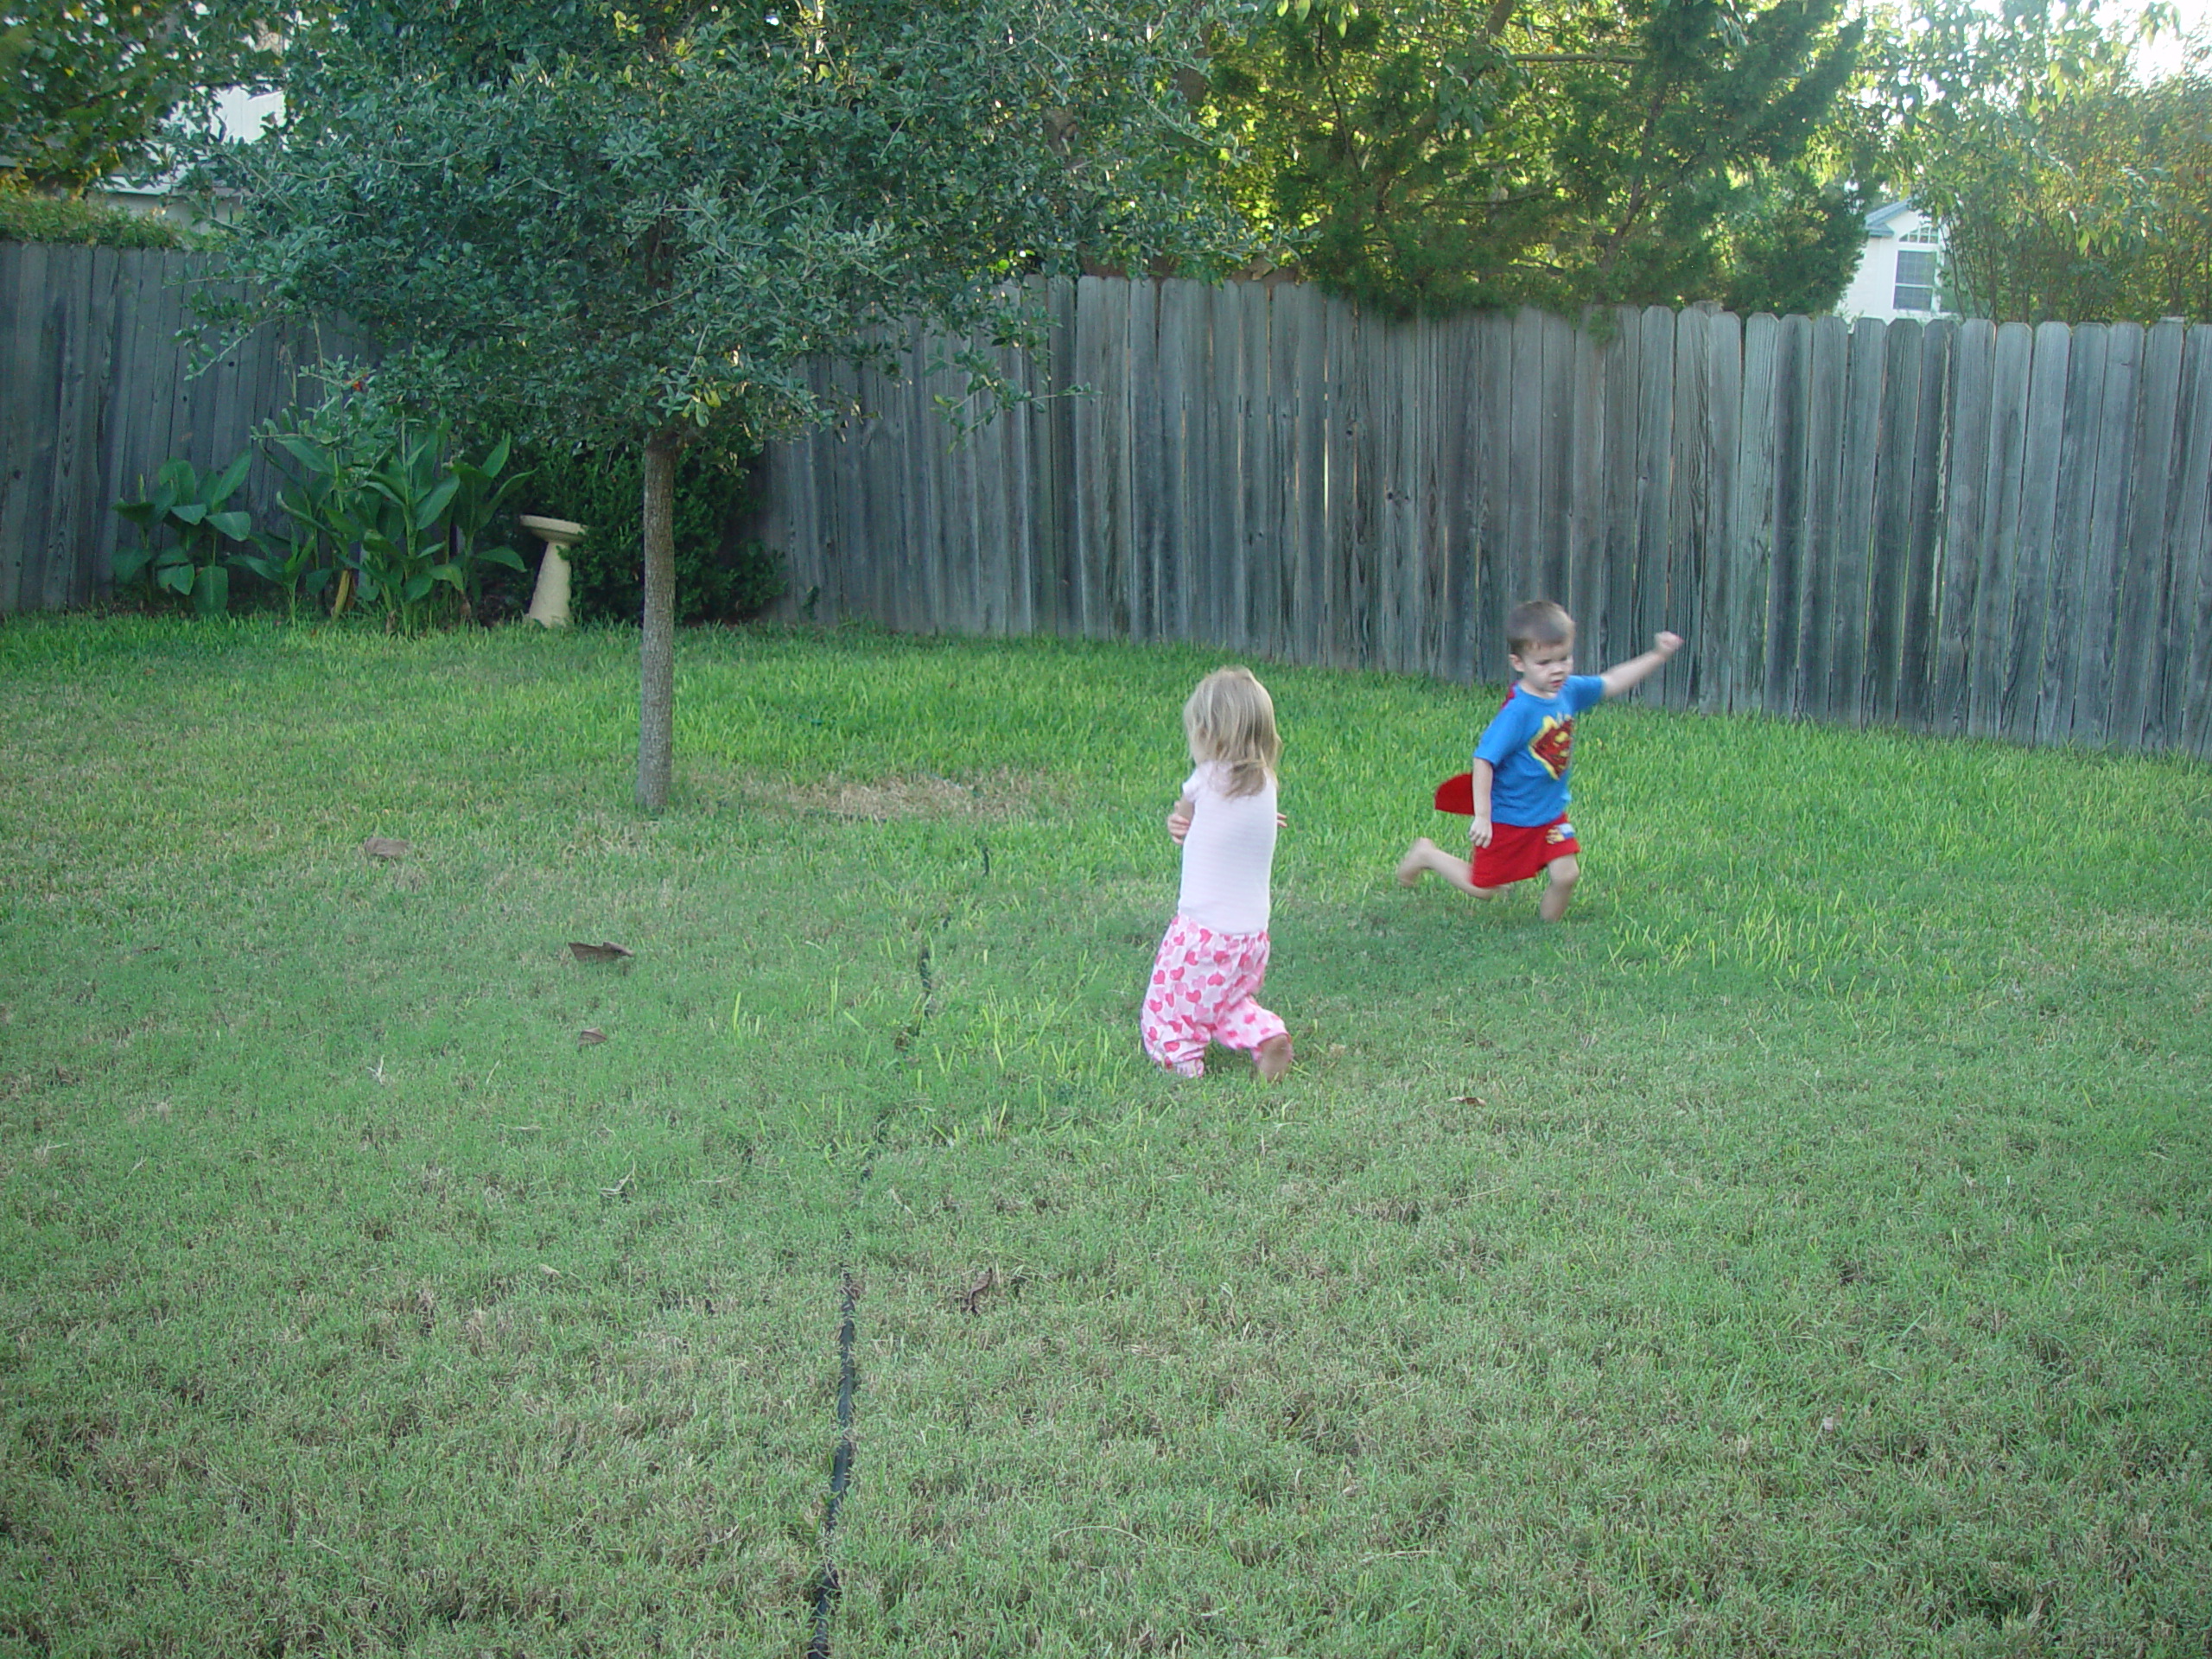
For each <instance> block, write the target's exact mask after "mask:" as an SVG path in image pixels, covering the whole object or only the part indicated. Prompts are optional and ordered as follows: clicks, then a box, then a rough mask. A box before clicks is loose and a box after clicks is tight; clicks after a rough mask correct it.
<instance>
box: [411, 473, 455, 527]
mask: <svg viewBox="0 0 2212 1659" xmlns="http://www.w3.org/2000/svg"><path fill="white" fill-rule="evenodd" d="M460 488H461V480H459V479H457V478H448V479H447V480H446V481H445V482H444V483H442V484H441V485H439V486H438V487H437V488H436V489H435V490H433V491H431V492H430V493H429V496H428V497H426V498H425V499H423V502H422V504H421V505H418V506H417V507H416V509H415V528H416V529H417V530H428V529H429V527H430V526H431V525H432V524H436V523H437V522H438V520H439V519H441V518H444V517H445V512H446V509H447V508H448V507H449V506H451V505H453V498H454V492H455V491H456V490H458V489H460Z"/></svg>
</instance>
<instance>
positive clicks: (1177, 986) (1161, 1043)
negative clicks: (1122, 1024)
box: [1137, 916, 1285, 1077]
mask: <svg viewBox="0 0 2212 1659" xmlns="http://www.w3.org/2000/svg"><path fill="white" fill-rule="evenodd" d="M1267 976H1268V936H1267V933H1266V931H1265V930H1264V929H1263V930H1262V931H1260V932H1257V933H1217V932H1215V931H1213V930H1212V929H1211V928H1209V927H1201V926H1199V925H1198V924H1197V923H1196V922H1193V921H1192V920H1191V919H1190V918H1187V917H1184V916H1178V917H1177V918H1175V919H1174V920H1173V922H1171V923H1169V924H1168V927H1167V937H1166V938H1164V939H1162V940H1160V954H1159V955H1158V956H1157V957H1154V958H1153V963H1152V980H1151V982H1150V983H1149V984H1147V986H1146V987H1145V988H1144V1008H1143V1011H1142V1012H1141V1013H1140V1014H1138V1016H1137V1028H1138V1029H1139V1030H1140V1031H1141V1032H1142V1033H1143V1034H1144V1052H1146V1053H1147V1054H1148V1055H1150V1056H1151V1057H1152V1058H1153V1059H1154V1061H1155V1062H1157V1063H1158V1064H1160V1065H1164V1066H1166V1068H1167V1069H1168V1070H1169V1071H1173V1072H1174V1073H1175V1074H1176V1075H1177V1076H1178V1077H1203V1076H1204V1075H1205V1069H1206V1066H1205V1053H1206V1045H1207V1044H1208V1043H1209V1042H1214V1043H1219V1044H1220V1045H1221V1046H1223V1047H1224V1048H1241V1049H1244V1050H1247V1051H1249V1050H1251V1049H1255V1048H1257V1047H1259V1046H1260V1045H1261V1044H1262V1043H1264V1042H1266V1041H1267V1040H1268V1038H1270V1037H1279V1036H1281V1035H1282V1033H1283V1031H1284V1029H1285V1027H1284V1026H1283V1023H1282V1021H1281V1020H1279V1019H1277V1018H1276V1017H1275V1016H1274V1014H1270V1013H1268V1010H1267V1009H1265V1008H1263V1007H1261V1006H1260V1005H1259V1004H1258V1003H1257V1002H1255V1001H1253V1000H1252V999H1253V996H1254V995H1255V993H1256V992H1257V991H1258V990H1259V988H1260V982H1262V980H1264V979H1265V978H1266V977H1267Z"/></svg>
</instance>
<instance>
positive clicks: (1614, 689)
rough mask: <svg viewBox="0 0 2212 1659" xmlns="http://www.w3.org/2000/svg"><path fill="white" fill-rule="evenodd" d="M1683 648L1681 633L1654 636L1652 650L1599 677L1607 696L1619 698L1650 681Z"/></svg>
mask: <svg viewBox="0 0 2212 1659" xmlns="http://www.w3.org/2000/svg"><path fill="white" fill-rule="evenodd" d="M1681 648H1682V636H1681V634H1679V633H1662V634H1656V635H1654V636H1653V638H1652V640H1651V649H1650V650H1649V651H1647V652H1644V653H1643V656H1641V657H1631V658H1629V659H1628V661H1626V662H1624V663H1615V664H1613V665H1612V666H1611V668H1609V669H1607V670H1606V671H1605V673H1604V674H1602V675H1601V676H1599V677H1600V678H1601V679H1603V680H1604V681H1605V695H1606V696H1609V697H1618V696H1620V694H1621V693H1622V692H1624V691H1625V690H1628V689H1629V688H1630V686H1632V685H1636V684H1637V683H1640V682H1642V681H1643V680H1647V679H1649V677H1651V676H1652V675H1654V674H1656V673H1657V672H1658V671H1660V670H1661V669H1662V668H1664V667H1665V666H1666V664H1667V659H1668V658H1669V657H1672V656H1673V655H1674V654H1675V652H1678V651H1680V650H1681Z"/></svg>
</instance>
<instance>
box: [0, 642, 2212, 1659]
mask: <svg viewBox="0 0 2212 1659" xmlns="http://www.w3.org/2000/svg"><path fill="white" fill-rule="evenodd" d="M1221 660H1223V658H1219V657H1217V656H1213V655H1207V654H1202V653H1198V652H1189V651H1180V650H1177V651H1166V650H1161V651H1151V650H1137V649H1130V648H1124V647H1106V646H1095V645H1060V644H1027V643H1025V644H1007V643H987V642H952V641H933V640H910V639H890V638H885V637H882V636H880V635H875V634H868V633H837V634H814V633H800V632H775V631H761V632H702V633H697V634H692V635H687V636H686V637H685V639H683V643H682V647H681V651H680V653H679V664H678V672H677V794H676V798H675V800H674V801H673V802H672V804H671V810H670V811H669V812H668V813H667V814H666V815H665V816H664V817H661V818H660V819H658V820H657V821H648V820H645V819H643V818H641V817H639V816H638V814H637V813H636V812H635V811H634V810H633V809H632V806H631V804H630V798H631V791H632V777H633V767H634V744H635V722H636V644H635V637H634V635H625V634H622V633H619V632H578V633H575V634H571V635H567V636H560V637H548V636H544V635H542V634H539V633H537V632H525V631H524V630H521V629H511V630H507V631H505V632H495V633H468V634H454V635H448V636H443V637H440V638H436V639H426V640H412V641H406V640H391V639H385V638H383V637H380V636H373V635H369V634H361V633H351V632H309V631H307V630H303V629H302V630H297V631H286V630H282V629H274V628H270V627H266V626H257V625H252V624H245V623H241V624H234V625H224V626H206V625H200V626H192V625H186V624H181V623H169V622H149V621H138V620H89V619H68V620H53V621H47V620H20V619H19V620H13V621H10V622H8V623H7V624H6V625H5V626H0V687H4V689H5V693H6V697H7V718H6V721H5V723H4V726H0V780H3V781H0V1310H3V1311H4V1328H0V1656H7V1659H13V1656H19V1655H21V1656H30V1655H39V1656H46V1655H126V1654H129V1655H151V1654H180V1655H284V1654H309V1653H314V1654H322V1653H328V1654H382V1653H397V1652H403V1651H404V1652H406V1653H410V1654H422V1655H464V1654H465V1655H472V1656H473V1655H505V1656H520V1655H531V1656H584V1655H597V1656H630V1655H647V1654H670V1655H677V1654H686V1655H688V1654H746V1655H752V1654H766V1655H778V1654H781V1655H790V1656H798V1655H800V1654H802V1653H804V1652H805V1651H806V1650H807V1649H808V1647H809V1644H810V1642H815V1641H817V1637H820V1638H823V1639H824V1640H826V1644H827V1649H828V1651H829V1653H831V1654H833V1655H836V1656H862V1655H868V1656H873V1655H883V1654H901V1655H905V1654H912V1655H923V1654H928V1655H946V1656H952V1655H987V1654H988V1655H996V1654H1007V1655H1013V1654H1024V1655H1027V1654H1036V1653H1041V1654H1047V1655H1071V1656H1096V1655H1122V1654H1129V1655H1139V1654H1172V1653H1192V1654H1224V1655H1249V1656H1256V1659H1268V1656H1277V1655H1284V1656H1289V1655H1295V1656H1308V1655H1360V1656H1372V1655H1378V1654H1387V1655H1401V1654H1452V1655H1468V1656H1498V1655H1520V1654H1526V1655H1553V1654H1560V1655H1571V1654H1627V1653H1639V1654H1640V1653H1666V1654H1699V1655H1740V1654H1777V1655H1803V1654H1889V1653H1914V1654H1923V1653H1924V1654H2044V1653H2049V1654H2082V1655H2088V1654H2095V1655H2115V1656H2117V1655H2145V1656H2149V1655H2168V1656H2173V1655H2184V1654H2186V1655H2202V1654H2206V1653H2208V1652H2212V1488H2208V1484H2207V1478H2208V1472H2212V1471H2208V1468H2207V1460H2208V1452H2212V1363H2209V1362H2212V1313H2208V1294H2212V1126H2208V1121H2207V1113H2206V1104H2205V1103H2206V1101H2207V1099H2208V1097H2212V1020H2208V1017H2207V1001H2208V999H2212V903H2209V902H2208V901H2209V900H2212V773H2208V772H2206V770H2205V769H2204V768H2203V767H2202V766H2196V765H2191V764H2186V763H2182V762H2177V761H2167V760H2142V759H2117V758H2108V757H2103V756H2098V755H2091V754H2082V753H2031V752H2027V751H2023V750H2016V749H2011V748H2003V747H1992V746H1987V745H1980V744H1969V743H1964V742H1948V741H1928V740H1923V739H1918V738H1908V737H1904V736H1899V735H1896V734H1881V733H1847V732H1839V731H1832V730H1826V729H1821V728H1808V727H1801V726H1793V725H1789V724H1786V723H1783V722H1779V721H1768V720H1750V719H1727V720H1722V719H1708V718H1698V717H1693V716H1685V715H1667V714H1663V713H1660V712H1656V711H1653V710H1650V709H1644V708H1641V707H1636V706H1623V705H1615V706H1612V707H1610V708H1607V709H1602V710H1599V711H1596V712H1593V713H1592V714H1591V715H1586V716H1585V718H1584V720H1583V721H1582V722H1581V725H1580V732H1579V734H1578V736H1579V741H1578V743H1577V761H1578V764H1577V767H1576V772H1577V791H1576V811H1575V817H1576V822H1577V824H1578V826H1579V828H1580V830H1581V832H1582V835H1583V838H1584V843H1585V849H1586V851H1585V856H1584V860H1583V864H1584V872H1585V874H1584V879H1583V882H1582V886H1581V889H1580V893H1579V894H1578V897H1577V899H1576V904H1575V909H1574V911H1573V914H1572V915H1571V916H1570V917H1569V918H1568V920H1567V923H1566V924H1565V925H1563V926H1560V927H1559V928H1555V929H1544V928H1541V926H1540V925H1538V923H1537V922H1536V920H1535V902H1534V897H1533V894H1529V895H1526V896H1523V895H1517V894H1516V896H1514V897H1513V898H1511V899H1508V900H1506V901H1503V902H1501V903H1498V904H1494V905H1491V906H1476V905H1473V904H1471V903H1470V902H1468V901H1466V900H1465V899H1461V898H1459V896H1458V895H1455V894H1453V893H1450V892H1449V891H1448V890H1446V889H1445V888H1443V887H1441V886H1440V885H1438V884H1436V883H1433V882H1432V883H1430V884H1429V885H1428V886H1427V887H1423V888H1421V889H1420V890H1418V891H1415V892H1413V893H1406V892H1402V891H1401V890H1399V889H1398V888H1397V887H1395V885H1394V884H1393V883H1392V881H1391V879H1390V870H1391V866H1392V863H1393V861H1395V857H1396V855H1398V853H1399V852H1400V851H1401V850H1402V848H1403V846H1404V844H1405V842H1407V841H1408V839H1409V838H1410V837H1411V836H1414V835H1415V834H1422V833H1427V834H1434V835H1437V836H1439V837H1440V839H1441V838H1442V837H1443V836H1446V835H1447V834H1449V833H1451V832H1452V831H1453V830H1454V829H1457V828H1458V827H1459V821H1453V820H1444V819H1440V818H1439V817H1437V816H1436V815H1435V814H1433V812H1432V811H1430V810H1429V809H1428V806H1427V793H1428V790H1429V788H1430V786H1431V785H1433V783H1434V782H1435V781H1436V780H1437V779H1439V778H1440V777H1442V776H1443V775H1445V774H1446V773H1447V772H1454V771H1457V770H1459V769H1460V768H1461V767H1462V766H1464V764H1465V754H1466V753H1467V751H1468V749H1469V748H1470V747H1471V742H1472V739H1473V735H1474V734H1475V732H1476V731H1477V730H1478V728H1479V726H1480V725H1481V723H1482V721H1484V718H1485V717H1486V716H1487V715H1488V713H1489V712H1490V710H1491V709H1492V708H1493V707H1494V706H1495V702H1496V699H1497V692H1496V690H1495V689H1494V688H1491V689H1478V690H1473V691H1469V690H1465V689H1459V688H1452V687H1446V686H1440V685H1435V684H1431V683H1414V682H1408V681H1402V680H1392V679H1386V678H1383V677H1373V676H1357V675H1348V674H1341V673H1332V672H1325V671H1307V670H1293V669H1282V668H1273V669H1271V668H1268V667H1266V666H1265V665H1260V666H1261V671H1262V676H1263V677H1264V678H1265V679H1266V680H1267V681H1268V684H1269V686H1270V687H1271V689H1272V690H1273V691H1274V696H1275V702H1276V708H1277V711H1278V715H1279V718H1280V720H1281V725H1282V728H1283V732H1284V736H1285V739H1286V745H1287V747H1286V752H1285V756H1284V761H1283V772H1282V778H1283V788H1282V795H1283V804H1284V807H1285V810H1287V812H1288V813H1289V815H1290V827H1289V829H1287V831H1286V832H1285V834H1284V836H1283V840H1282V843H1281V851H1280V853H1279V855H1278V859H1277V864H1276V869H1275V887H1274V892H1275V921H1274V929H1273V931H1274V942H1275V955H1274V969H1273V971H1272V974H1271V976H1270V978H1269V982H1268V1001H1269V1002H1270V1004H1271V1005H1272V1006H1273V1007H1275V1008H1276V1009H1277V1010H1278V1011H1279V1012H1281V1014H1283V1016H1284V1017H1285V1018H1286V1019H1287V1020H1288V1021H1289V1023H1290V1026H1291V1030H1292V1033H1293V1036H1294V1039H1295V1041H1296V1044H1297V1047H1298V1056H1299V1063H1298V1065H1297V1068H1296V1069H1295V1070H1294V1071H1293V1073H1292V1075H1291V1077H1289V1079H1288V1080H1287V1082H1285V1083H1284V1084H1281V1086H1279V1087H1277V1088H1275V1089H1273V1090H1269V1089H1267V1088H1265V1087H1264V1086H1262V1084H1259V1083H1258V1081H1257V1080H1256V1079H1255V1077H1253V1076H1252V1075H1251V1073H1250V1071H1249V1068H1248V1067H1246V1066H1244V1065H1242V1063H1241V1062H1234V1061H1231V1062H1229V1063H1225V1064H1223V1065H1219V1066H1218V1067H1217V1070H1216V1071H1215V1072H1214V1073H1213V1074H1212V1075H1210V1076H1209V1077H1205V1078H1204V1079H1202V1080H1198V1081H1196V1082H1191V1083H1184V1082H1179V1081H1177V1080H1175V1079H1173V1078H1170V1077H1163V1076H1160V1075H1159V1074H1157V1073H1156V1072H1154V1071H1153V1070H1152V1069H1151V1068H1150V1067H1149V1066H1148V1065H1147V1064H1146V1063H1145V1061H1144V1059H1143V1058H1142V1056H1141V1052H1139V1049H1138V1046H1137V1042H1136V1036H1135V1007H1136V1000H1137V992H1138V988H1139V986H1140V984H1141V982H1142V979H1143V975H1144V970H1145V969H1146V967H1147V964H1148V963H1149V961H1150V958H1151V953H1152V950H1153V947H1154V944H1155V943H1156V942H1157V939H1158V937H1159V934H1160V931H1161V929H1162V928H1163V927H1164V925H1165V924H1166V920H1167V918H1168V915H1169V913H1170V912H1171V910H1172V908H1173V901H1174V894H1175V870H1176V863H1175V850H1174V849H1173V845H1172V843H1170V842H1169V841H1168V839H1167V837H1166V834H1165V831H1164V829H1163V828H1162V823H1161V820H1162V818H1163V817H1164V815H1165V813H1166V808H1167V807H1168V805H1169V804H1170V803H1171V802H1172V800H1173V797H1174V793H1175V790H1176V786H1177V785H1179V783H1180V782H1181V780H1182V779H1183V777H1184V775H1185V772H1186V770H1187V765H1186V762H1185V756H1184V754H1183V751H1182V742H1181V733H1180V727H1179V709H1180V707H1181V702H1182V699H1183V697H1184V696H1185V695H1186V693H1187V691H1188V690H1189V688H1190V686H1191V685H1192V683H1194V682H1195V681H1196V679H1197V678H1198V676H1199V674H1200V673H1202V672H1203V671H1205V669H1207V668H1209V667H1211V666H1213V665H1215V664H1217V663H1218V662H1219V661H1221ZM366 836H389V837H395V838H398V839H401V840H404V841H405V842H407V843H408V844H409V850H408V851H407V852H406V853H405V855H404V856H402V857H399V858H397V859H396V860H393V861H378V860H373V859H371V858H369V857H367V856H365V855H364V853H363V851H362V848H361V843H362V841H363V839H364V838H365V837H366ZM571 940H581V941H588V942H597V941H601V940H607V941H613V942H615V943H619V944H623V945H625V946H626V947H628V948H629V949H630V950H632V951H633V952H634V953H635V954H634V956H633V957H632V958H631V959H629V960H628V961H627V962H624V963H601V964H585V963H578V962H576V961H575V960H574V959H573V958H572V957H571V956H570V954H569V950H568V949H567V945H568V942H569V941H571ZM587 1033H591V1034H595V1035H597V1036H599V1037H602V1038H603V1040H598V1041H594V1040H589V1039H588V1036H587ZM848 1298H849V1302H850V1308H851V1338H850V1342H849V1345H848V1349H849V1371H848V1370H847V1369H846V1365H845V1361H844V1357H843V1355H842V1354H841V1344H840V1341H839V1330H840V1324H841V1319H842V1313H843V1310H844V1306H845V1304H846V1300H847V1299H848ZM841 1376H842V1377H844V1378H846V1379H848V1380H849V1383H850V1385H851V1386H850V1393H849V1413H848V1415H849V1446H850V1458H849V1465H850V1484H849V1489H848V1490H847V1491H846V1492H845V1493H844V1495H843V1497H842V1501H841V1502H840V1503H839V1504H838V1506H837V1508H836V1514H835V1525H834V1527H826V1526H825V1521H826V1520H827V1519H828V1518H829V1515H828V1511H829V1490H830V1475H831V1469H832V1462H833V1458H834V1457H835V1456H836V1453H837V1451H838V1448H839V1446H840V1443H841V1440H844V1438H845V1436H846V1434H847V1433H848V1430H847V1429H846V1428H845V1427H843V1426H842V1425H841V1421H840V1410H839V1404H840V1400H839V1396H840V1384H841ZM825 1567H829V1568H832V1569H834V1586H835V1593H834V1595H830V1596H827V1597H825V1596H824V1595H823V1593H822V1592H823V1585H824V1572H825ZM817 1650H818V1649H817Z"/></svg>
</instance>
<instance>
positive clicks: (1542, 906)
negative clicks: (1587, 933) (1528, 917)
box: [1536, 858, 1582, 922]
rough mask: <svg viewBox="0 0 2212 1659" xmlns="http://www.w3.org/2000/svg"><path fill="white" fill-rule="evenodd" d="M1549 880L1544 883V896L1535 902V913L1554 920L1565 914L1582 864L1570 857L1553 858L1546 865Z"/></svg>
mask: <svg viewBox="0 0 2212 1659" xmlns="http://www.w3.org/2000/svg"><path fill="white" fill-rule="evenodd" d="M1547 868H1548V871H1549V874H1550V878H1551V879H1550V880H1548V881H1547V882H1545V884H1544V896H1543V897H1542V899H1539V900H1538V901H1537V904H1536V914H1537V915H1539V916H1541V917H1542V918H1544V919H1545V920H1546V921H1548V922H1555V921H1557V920H1559V918H1560V917H1562V916H1564V915H1566V914H1567V906H1568V905H1569V904H1570V903H1572V902H1573V899H1574V884H1575V883H1576V882H1577V881H1579V880H1581V879H1582V866H1581V865H1580V864H1578V863H1577V862H1575V861H1574V860H1573V859H1572V858H1555V859H1554V860H1553V861H1551V863H1550V864H1549V865H1548V867H1547Z"/></svg>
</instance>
